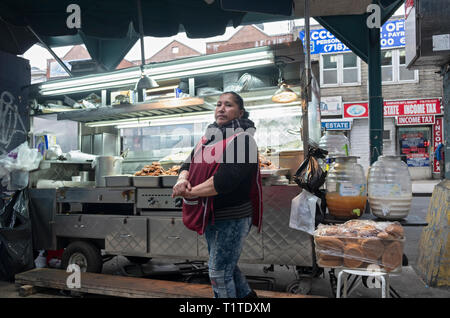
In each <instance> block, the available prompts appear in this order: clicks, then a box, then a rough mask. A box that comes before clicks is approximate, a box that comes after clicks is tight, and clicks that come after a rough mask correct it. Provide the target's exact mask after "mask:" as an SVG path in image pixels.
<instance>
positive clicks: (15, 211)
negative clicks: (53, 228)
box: [0, 190, 34, 281]
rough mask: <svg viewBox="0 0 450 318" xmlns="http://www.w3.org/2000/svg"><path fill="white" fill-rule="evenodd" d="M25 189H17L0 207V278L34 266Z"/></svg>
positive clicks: (27, 200) (11, 277) (10, 279)
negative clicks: (0, 207)
mask: <svg viewBox="0 0 450 318" xmlns="http://www.w3.org/2000/svg"><path fill="white" fill-rule="evenodd" d="M28 202H29V199H28V192H27V190H23V191H17V192H16V193H15V194H14V196H13V197H12V198H11V199H10V200H9V201H8V202H7V203H6V204H5V206H4V207H3V208H2V209H0V280H6V281H14V275H15V274H17V273H21V272H23V271H26V270H29V269H32V268H33V267H34V259H33V243H32V230H31V222H30V217H29V210H28V206H29V205H28Z"/></svg>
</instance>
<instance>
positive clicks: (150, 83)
mask: <svg viewBox="0 0 450 318" xmlns="http://www.w3.org/2000/svg"><path fill="white" fill-rule="evenodd" d="M137 6H138V19H139V37H140V42H141V67H140V68H141V77H140V78H139V80H138V82H137V83H136V86H135V88H134V90H135V91H138V92H140V91H142V90H143V89H148V88H155V87H159V85H158V83H157V82H156V81H155V80H154V79H153V78H151V77H148V76H147V75H145V73H144V65H145V54H144V24H143V22H142V7H141V0H137Z"/></svg>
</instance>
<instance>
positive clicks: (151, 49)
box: [23, 7, 405, 69]
mask: <svg viewBox="0 0 450 318" xmlns="http://www.w3.org/2000/svg"><path fill="white" fill-rule="evenodd" d="M404 12H405V11H404V8H403V7H401V8H400V9H399V10H398V11H397V12H396V13H395V15H403V14H404ZM294 23H295V25H296V26H301V25H303V24H304V20H303V19H298V20H294ZM311 24H317V22H316V21H315V20H314V19H312V21H311ZM240 28H241V27H237V28H236V29H235V28H233V27H228V28H227V29H226V31H225V34H224V35H221V36H216V37H211V38H205V39H189V38H188V37H187V36H186V33H179V34H177V35H175V36H172V37H170V38H154V37H145V39H144V43H145V58H146V59H148V58H150V57H151V56H152V55H154V54H155V53H156V52H158V51H159V50H161V49H162V48H163V47H164V46H166V45H167V44H169V43H170V42H172V41H173V40H177V41H179V42H181V43H183V44H185V45H188V46H190V47H192V48H193V49H195V50H197V51H199V52H200V53H202V54H204V53H206V44H205V43H206V42H214V41H223V40H227V39H229V38H230V37H231V36H232V35H233V34H234V33H236V32H237V31H239V29H240ZM264 32H266V33H267V34H268V35H276V34H285V33H287V32H289V22H287V21H282V22H270V23H264ZM70 48H71V46H65V47H60V48H53V51H54V52H55V53H56V54H57V55H58V56H59V57H63V56H64V55H65V54H66V53H67V52H68V51H69V50H70ZM140 54H141V53H140V42H139V41H137V42H136V44H135V45H134V46H133V47H132V48H131V50H130V51H129V52H128V54H127V55H126V56H125V59H127V60H130V61H134V60H140V59H141V56H140ZM23 57H24V58H26V59H28V60H30V64H31V66H32V67H38V68H40V69H45V68H46V67H47V59H51V58H52V55H51V54H50V53H49V52H48V51H47V50H46V49H45V48H43V47H41V46H39V45H36V44H35V45H33V46H32V47H31V48H30V49H29V50H28V51H27V52H25V53H24V55H23Z"/></svg>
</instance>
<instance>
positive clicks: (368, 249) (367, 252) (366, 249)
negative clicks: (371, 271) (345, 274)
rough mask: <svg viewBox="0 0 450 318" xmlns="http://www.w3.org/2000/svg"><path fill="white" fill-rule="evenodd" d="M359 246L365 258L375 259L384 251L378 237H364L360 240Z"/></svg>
mask: <svg viewBox="0 0 450 318" xmlns="http://www.w3.org/2000/svg"><path fill="white" fill-rule="evenodd" d="M361 248H362V250H363V253H364V256H365V258H366V260H370V261H375V262H376V261H377V260H378V259H379V258H380V257H381V256H382V255H383V253H384V244H383V242H382V241H381V240H380V239H378V238H366V239H362V240H361Z"/></svg>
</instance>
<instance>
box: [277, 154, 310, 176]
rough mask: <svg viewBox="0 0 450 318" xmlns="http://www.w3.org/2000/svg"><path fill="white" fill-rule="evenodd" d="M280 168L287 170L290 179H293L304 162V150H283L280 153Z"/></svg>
mask: <svg viewBox="0 0 450 318" xmlns="http://www.w3.org/2000/svg"><path fill="white" fill-rule="evenodd" d="M278 156H279V166H280V168H282V169H283V168H287V169H289V170H288V177H289V178H292V177H293V176H294V175H295V173H296V172H297V169H298V167H299V166H300V165H301V164H302V162H303V160H304V155H303V150H282V151H280V152H279V153H278Z"/></svg>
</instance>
